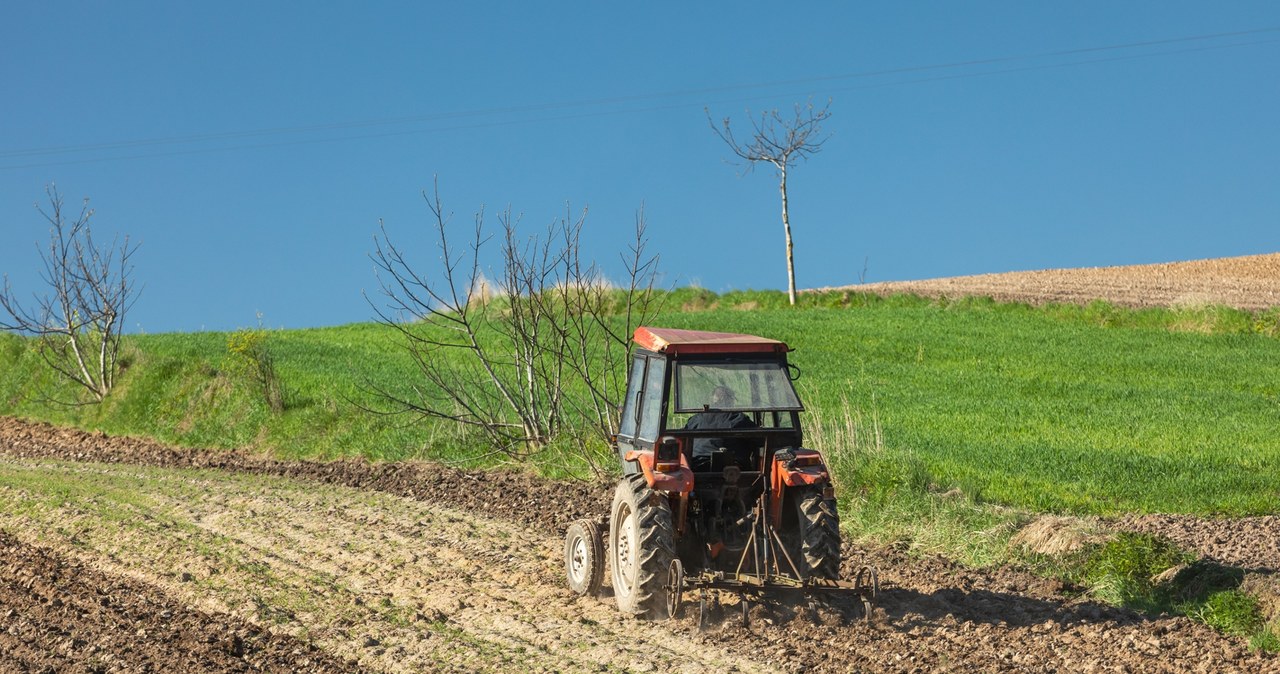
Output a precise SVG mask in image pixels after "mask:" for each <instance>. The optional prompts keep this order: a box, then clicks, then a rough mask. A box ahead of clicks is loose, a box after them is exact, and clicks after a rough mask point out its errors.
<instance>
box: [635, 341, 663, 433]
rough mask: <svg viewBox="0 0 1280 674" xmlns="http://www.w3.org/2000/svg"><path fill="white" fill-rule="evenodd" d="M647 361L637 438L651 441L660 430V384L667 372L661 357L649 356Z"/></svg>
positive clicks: (661, 384)
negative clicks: (647, 369) (647, 367)
mask: <svg viewBox="0 0 1280 674" xmlns="http://www.w3.org/2000/svg"><path fill="white" fill-rule="evenodd" d="M648 361H649V372H648V374H647V375H646V376H645V378H644V396H643V404H642V406H641V410H640V432H639V434H637V438H638V439H640V440H647V441H649V442H653V441H655V440H657V439H658V433H660V432H661V431H662V427H661V421H662V386H663V383H664V379H665V375H666V373H667V361H666V360H664V359H662V358H650V359H648Z"/></svg>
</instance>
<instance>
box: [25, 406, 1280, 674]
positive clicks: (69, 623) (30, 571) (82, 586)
mask: <svg viewBox="0 0 1280 674" xmlns="http://www.w3.org/2000/svg"><path fill="white" fill-rule="evenodd" d="M608 493H609V490H608V487H607V486H606V485H594V486H593V485H583V484H557V483H549V482H545V481H538V480H534V479H530V478H528V477H525V476H520V475H514V474H504V473H475V474H472V473H466V472H461V471H457V470H454V469H450V468H445V467H440V466H433V465H429V464H416V463H415V464H375V465H371V464H367V463H363V462H359V461H343V462H337V463H327V464H320V463H308V462H281V461H274V460H268V459H262V458H258V457H254V456H250V455H246V454H240V453H223V452H217V453H215V452H205V451H198V450H178V449H171V448H166V447H161V446H159V445H156V444H154V443H150V442H145V441H135V440H130V439H122V438H111V437H106V436H102V435H100V434H85V433H80V432H76V431H67V430H61V429H55V428H52V427H49V426H46V425H41V424H28V423H25V422H20V421H17V420H13V419H5V418H0V531H3V532H4V533H2V534H0V671H14V672H45V671H47V672H54V671H57V672H62V671H99V672H108V671H120V672H125V671H129V672H132V671H157V672H159V671H357V670H360V669H364V670H368V671H379V672H381V671H385V672H418V671H457V672H473V671H547V672H560V671H641V672H643V671H655V672H656V671H676V672H699V673H702V672H733V671H738V672H757V671H760V672H775V671H785V672H799V671H809V672H847V671H869V672H882V671H888V672H934V671H1001V672H1003V671H1014V672H1052V671H1058V672H1079V671H1131V672H1135V671H1143V672H1165V671H1167V672H1175V671H1176V672H1182V671H1193V672H1194V671H1202V672H1262V671H1280V659H1277V658H1276V657H1274V656H1269V655H1264V654H1257V653H1250V652H1249V651H1248V649H1247V648H1246V647H1245V645H1244V643H1243V642H1242V641H1241V640H1240V639H1236V638H1229V637H1224V636H1221V635H1219V634H1217V633H1216V632H1214V631H1212V630H1211V629H1210V628H1208V627H1206V626H1204V625H1200V624H1198V623H1194V622H1192V621H1190V620H1187V619H1185V618H1155V619H1148V618H1143V617H1140V616H1137V615H1135V614H1132V613H1130V612H1127V611H1123V610H1119V609H1114V608H1109V607H1106V606H1102V605H1098V604H1095V603H1092V602H1089V601H1085V600H1081V599H1079V598H1074V597H1073V596H1071V595H1070V594H1068V593H1066V592H1064V588H1061V587H1058V586H1057V585H1056V584H1055V583H1052V582H1049V581H1045V580H1043V579H1040V578H1037V577H1034V576H1030V575H1027V574H1024V573H1021V572H1019V571H1016V570H1010V569H995V570H982V571H975V570H969V569H963V568H960V567H957V566H955V565H953V564H950V563H948V562H945V561H943V560H939V559H923V560H920V559H912V558H909V557H907V556H906V555H904V554H902V553H900V552H898V551H895V550H861V549H855V548H852V547H849V546H846V548H845V550H844V557H845V564H844V570H845V571H846V573H847V572H848V571H850V570H852V569H853V568H856V567H857V566H860V565H862V564H868V563H869V564H874V565H876V566H877V567H879V568H880V570H881V578H882V581H883V582H884V586H885V587H884V590H883V592H882V593H881V595H880V596H879V597H878V599H877V601H876V608H875V610H874V612H873V615H872V616H871V618H870V620H869V621H864V620H863V617H864V616H863V611H862V609H861V607H860V606H842V605H836V606H833V607H822V608H814V607H810V606H808V605H790V604H785V603H766V604H758V605H754V606H753V607H752V608H751V615H752V618H753V620H752V621H751V623H750V626H749V627H743V626H742V624H741V622H740V620H739V618H738V606H737V602H738V598H737V597H734V596H725V597H723V605H724V606H723V609H722V610H721V611H719V612H717V613H715V614H714V615H713V620H712V624H711V626H710V628H709V629H707V630H705V631H699V629H698V627H697V625H696V621H695V619H694V617H693V616H691V615H688V614H689V613H692V612H689V611H686V615H685V616H684V617H682V618H680V619H677V620H674V621H670V622H665V623H645V622H639V621H636V620H634V619H631V618H628V617H624V616H622V615H620V614H619V613H618V612H617V611H616V610H615V609H614V607H613V605H612V599H611V598H609V597H608V596H607V593H608V588H606V596H605V597H599V598H597V597H587V598H578V597H576V596H574V595H573V594H572V593H571V592H569V590H568V589H567V588H566V586H565V583H564V581H563V579H562V570H561V564H562V562H561V554H562V552H561V548H562V539H561V534H562V532H563V530H564V526H565V524H566V523H567V522H569V521H570V520H572V519H575V518H577V517H579V516H582V515H585V514H588V513H591V514H595V513H602V512H604V510H605V499H606V498H607V497H608ZM1145 525H1149V526H1158V525H1159V523H1158V522H1157V523H1155V524H1152V523H1151V522H1146V523H1145ZM1272 563H1274V562H1273V561H1272V560H1270V559H1267V558H1263V559H1261V560H1260V565H1265V564H1272ZM1271 568H1275V567H1274V566H1273V567H1271Z"/></svg>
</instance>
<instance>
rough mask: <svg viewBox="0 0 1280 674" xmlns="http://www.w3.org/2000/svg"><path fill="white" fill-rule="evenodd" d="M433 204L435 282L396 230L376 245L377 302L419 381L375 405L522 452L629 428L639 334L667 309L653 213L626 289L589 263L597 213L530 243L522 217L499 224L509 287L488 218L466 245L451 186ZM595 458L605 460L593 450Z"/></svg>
mask: <svg viewBox="0 0 1280 674" xmlns="http://www.w3.org/2000/svg"><path fill="white" fill-rule="evenodd" d="M423 197H424V199H425V200H426V203H427V208H428V210H429V211H430V212H431V215H432V228H433V229H434V230H435V231H434V235H435V238H436V242H437V246H438V248H439V251H440V262H441V264H440V267H439V268H438V269H436V270H435V272H436V273H435V274H434V275H428V274H424V273H420V272H419V271H418V270H417V269H416V268H415V267H414V266H413V265H411V264H410V263H409V261H408V260H407V259H406V257H405V255H404V251H403V250H402V249H400V248H399V247H397V246H396V245H395V244H394V243H393V242H392V240H391V237H390V235H389V234H388V233H387V230H386V227H385V225H383V226H382V227H381V234H380V235H379V236H376V237H375V239H374V240H375V246H376V247H375V250H374V253H373V254H372V255H371V257H372V259H373V261H374V263H375V265H376V271H377V273H378V278H379V282H380V285H381V290H382V295H383V298H384V301H385V306H379V305H378V304H375V303H373V302H372V301H371V302H370V304H372V305H373V307H374V310H375V311H376V312H377V314H378V320H379V322H381V323H382V324H383V325H386V326H388V327H389V328H391V329H393V330H395V331H396V332H397V333H398V334H399V335H400V337H401V339H402V344H403V345H404V348H405V350H406V351H407V352H408V353H409V355H410V356H411V357H412V359H413V361H414V363H415V364H416V366H417V374H418V381H417V382H416V383H414V384H413V385H412V386H411V387H410V393H409V394H406V393H404V392H397V391H391V390H387V389H386V388H385V387H384V388H375V393H376V394H377V395H378V396H379V397H380V398H381V399H383V400H384V401H388V402H390V403H392V404H391V408H390V409H384V410H374V411H377V412H381V413H410V414H415V415H418V416H420V417H424V418H430V419H443V420H447V421H451V422H454V423H456V424H459V425H460V426H463V427H466V428H469V429H472V430H474V431H478V432H480V433H481V434H483V436H484V437H485V438H486V440H487V442H488V444H489V445H490V446H491V447H493V451H496V452H499V453H502V454H505V455H507V456H509V457H513V458H516V457H522V456H527V455H528V454H529V453H531V452H534V451H537V450H540V449H542V448H545V447H547V446H548V445H549V444H550V443H552V442H553V441H557V440H566V441H569V442H576V443H579V444H581V443H586V442H589V441H591V438H594V439H595V440H596V441H600V440H604V441H607V440H608V439H609V438H610V436H612V434H613V433H615V432H616V430H617V429H616V424H617V418H618V410H617V402H616V401H618V400H620V399H621V397H622V395H621V394H622V389H623V387H624V386H625V381H624V380H623V378H624V377H625V369H626V368H625V362H626V358H627V357H628V355H629V354H630V349H631V342H630V337H631V333H632V331H633V330H634V329H635V327H636V326H637V325H639V324H640V323H641V322H643V321H644V320H645V319H647V318H648V317H649V316H650V315H651V314H652V312H653V311H654V310H655V309H656V302H655V293H654V283H655V280H656V273H657V262H658V258H657V256H656V255H650V254H648V253H647V252H646V250H645V246H646V243H647V237H646V234H645V220H644V213H643V210H641V211H640V212H638V213H637V215H636V220H635V229H634V238H633V239H632V241H631V243H630V245H629V248H628V250H627V252H626V253H625V254H624V255H623V261H624V263H625V268H626V273H627V280H626V282H625V283H624V284H622V285H620V286H616V287H615V286H614V285H613V284H610V283H609V282H608V281H607V280H606V279H605V278H604V276H603V274H602V273H601V270H600V268H599V267H598V266H597V265H595V264H594V263H592V262H589V261H586V260H584V259H583V257H582V251H581V235H582V229H583V226H584V224H585V222H586V211H585V210H584V211H582V212H581V213H579V214H577V215H573V214H571V213H567V214H566V215H565V216H563V217H559V218H556V219H555V220H553V221H552V222H551V223H550V224H549V225H547V226H546V228H545V229H544V230H543V231H542V233H541V234H540V235H538V236H531V237H522V236H521V235H520V234H519V233H518V232H517V224H518V218H516V217H515V216H513V215H512V213H511V211H510V210H509V209H508V210H506V211H504V212H502V213H501V214H500V215H499V216H498V218H497V219H498V225H499V230H500V232H499V236H500V239H499V241H498V246H499V249H500V253H501V270H500V273H499V274H498V275H497V280H496V282H495V281H490V280H487V279H486V278H485V275H484V274H483V272H482V270H481V264H480V253H481V249H482V248H483V247H484V246H485V245H486V244H487V243H489V241H490V240H491V237H490V235H489V234H488V233H487V232H486V225H485V215H484V212H483V211H481V212H479V213H477V214H476V215H475V218H474V220H473V223H472V227H471V234H470V238H469V244H468V246H467V247H466V249H464V250H459V248H458V247H457V246H456V245H454V244H453V243H451V241H450V237H449V233H450V232H451V231H452V227H451V225H450V214H449V213H447V212H446V211H445V209H444V206H443V205H442V204H441V201H440V194H439V189H438V186H437V187H436V189H435V190H434V191H433V192H432V193H431V194H427V193H425V192H424V194H423ZM581 454H582V456H583V457H584V458H587V459H588V461H591V460H592V459H591V457H592V453H591V452H586V451H584V452H582V453H581ZM592 465H593V467H595V468H596V469H597V470H599V468H598V467H597V466H595V464H594V463H592Z"/></svg>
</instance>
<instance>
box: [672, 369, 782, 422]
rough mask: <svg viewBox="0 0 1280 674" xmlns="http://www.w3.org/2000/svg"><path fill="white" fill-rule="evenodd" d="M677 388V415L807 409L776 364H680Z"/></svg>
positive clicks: (677, 371)
mask: <svg viewBox="0 0 1280 674" xmlns="http://www.w3.org/2000/svg"><path fill="white" fill-rule="evenodd" d="M674 385H675V404H676V409H675V411H676V412H701V411H702V410H703V409H714V410H732V411H753V410H779V411H781V410H795V411H800V410H803V409H804V408H803V407H802V406H801V405H800V399H799V398H798V397H797V396H796V391H795V389H794V388H792V387H791V378H790V377H788V376H787V368H786V366H785V364H783V363H782V362H780V361H777V360H761V361H741V360H733V361H703V362H699V361H677V362H676V372H675V381H674Z"/></svg>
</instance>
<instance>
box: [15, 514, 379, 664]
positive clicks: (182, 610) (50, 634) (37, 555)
mask: <svg viewBox="0 0 1280 674" xmlns="http://www.w3.org/2000/svg"><path fill="white" fill-rule="evenodd" d="M0 670H3V671H6V672H32V673H35V672H50V673H52V672H64V671H65V672H261V671H275V672H357V671H363V670H361V669H360V668H358V667H356V666H355V665H352V664H350V663H346V662H343V661H341V660H338V659H337V658H334V657H333V656H331V655H329V654H327V653H325V652H324V651H321V650H319V649H317V648H315V647H314V646H311V645H309V644H306V643H303V642H301V641H298V640H297V639H294V638H293V637H290V636H287V635H281V634H272V633H270V632H267V631H266V630H264V629H262V628H261V627H258V626H256V625H252V624H249V623H246V622H243V621H240V620H237V619H235V618H232V617H229V616H225V615H221V616H215V615H209V614H207V613H205V612H203V611H198V610H196V609H193V608H190V607H187V606H183V605H181V604H178V603H176V602H174V601H173V600H171V599H170V598H169V597H168V596H166V595H164V594H163V593H161V592H159V591H157V590H156V589H155V588H153V587H151V586H149V585H147V584H145V583H140V582H137V581H134V580H131V579H127V578H119V577H112V576H109V575H106V574H104V573H102V572H100V571H97V570H95V569H91V568H88V567H85V566H84V565H82V564H79V563H77V562H74V561H69V560H67V559H64V558H63V557H61V556H59V555H58V554H56V553H54V552H52V551H50V550H48V549H46V548H42V547H37V546H32V545H27V544H25V543H23V542H21V541H19V540H18V539H16V538H14V537H13V536H12V535H10V534H9V533H8V532H4V531H0Z"/></svg>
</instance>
